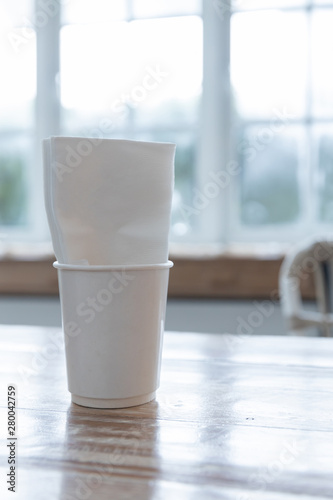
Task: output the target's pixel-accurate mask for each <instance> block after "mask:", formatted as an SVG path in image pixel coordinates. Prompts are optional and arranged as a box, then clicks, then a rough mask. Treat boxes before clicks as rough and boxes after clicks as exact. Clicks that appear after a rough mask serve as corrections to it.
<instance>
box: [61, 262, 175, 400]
mask: <svg viewBox="0 0 333 500" xmlns="http://www.w3.org/2000/svg"><path fill="white" fill-rule="evenodd" d="M53 265H54V267H55V268H57V270H58V279H59V289H60V300H61V309H62V321H63V329H64V334H65V350H66V363H67V377H68V389H69V391H70V392H71V394H72V401H73V402H74V403H76V404H79V405H82V406H88V407H92V408H124V407H129V406H136V405H139V404H143V403H147V402H148V401H151V400H152V399H154V397H155V392H156V390H157V389H158V387H159V375H160V364H161V353H162V342H163V331H164V320H165V309H166V297H167V288H168V278H169V269H170V268H171V267H172V266H173V263H172V262H171V261H168V262H167V263H165V264H154V265H137V266H135V265H131V266H79V265H69V264H59V263H58V262H55V263H54V264H53Z"/></svg>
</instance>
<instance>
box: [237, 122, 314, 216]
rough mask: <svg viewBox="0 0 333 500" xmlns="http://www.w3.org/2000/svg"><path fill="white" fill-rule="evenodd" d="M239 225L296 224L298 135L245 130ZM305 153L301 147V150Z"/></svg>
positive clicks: (287, 131) (252, 129)
mask: <svg viewBox="0 0 333 500" xmlns="http://www.w3.org/2000/svg"><path fill="white" fill-rule="evenodd" d="M241 140H242V142H241V143H240V145H241V147H240V148H239V153H240V164H241V166H242V175H241V179H240V184H241V221H242V223H243V224H245V225H265V224H279V223H288V222H293V221H295V220H296V219H297V218H298V216H299V214H300V194H299V182H298V172H299V168H300V165H302V164H303V161H302V158H300V153H299V152H300V151H301V145H302V144H303V143H302V141H301V135H300V133H299V131H297V130H290V129H289V128H288V129H286V130H283V131H282V132H276V133H273V131H272V129H271V128H269V126H267V127H263V128H254V127H248V128H247V129H245V131H244V132H243V134H242V138H241ZM303 149H304V147H303Z"/></svg>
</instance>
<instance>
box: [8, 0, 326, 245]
mask: <svg viewBox="0 0 333 500" xmlns="http://www.w3.org/2000/svg"><path fill="white" fill-rule="evenodd" d="M332 24H333V1H332V2H330V1H328V0H321V1H320V0H312V1H310V0H290V1H287V0H279V1H278V0H276V1H274V0H265V1H264V0H234V1H232V0H203V1H202V2H201V1H200V0H172V1H168V2H152V1H150V0H126V1H125V0H123V1H121V0H119V1H117V2H110V1H108V0H94V1H92V0H36V1H35V2H34V1H33V0H25V1H21V2H20V10H18V8H17V5H13V2H11V1H9V0H3V1H2V2H1V5H0V33H1V44H0V55H1V61H2V65H3V68H4V71H3V75H2V78H1V81H0V242H1V241H2V242H6V241H12V240H15V239H16V240H20V239H21V240H33V241H42V240H45V239H47V238H48V230H47V224H46V220H45V216H44V215H43V214H44V210H43V193H42V191H43V189H42V187H43V181H42V170H41V151H40V142H41V140H42V139H43V138H45V137H47V136H49V135H72V136H73V135H74V136H75V135H79V136H98V137H117V138H129V139H137V140H153V141H168V142H175V143H176V144H177V153H176V185H175V195H174V200H173V221H172V230H171V240H172V241H175V242H179V243H196V242H203V241H205V242H222V243H226V242H249V241H254V242H256V241H286V242H288V241H293V240H295V239H297V238H299V237H303V236H305V235H308V234H309V233H313V234H314V233H316V232H320V231H323V229H325V228H327V227H328V228H331V227H332V226H331V225H332V222H333V174H332V172H333V169H332V163H333V145H332V144H333V140H332V139H333V97H332V96H333V94H332V91H331V89H332V87H333V70H332V68H331V65H330V64H329V60H330V53H331V49H332V48H333V31H332V29H331V26H332Z"/></svg>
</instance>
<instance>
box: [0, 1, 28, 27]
mask: <svg viewBox="0 0 333 500" xmlns="http://www.w3.org/2000/svg"><path fill="white" fill-rule="evenodd" d="M33 7H34V0H20V2H19V5H18V3H17V2H13V1H12V0H2V1H1V3H0V23H1V24H2V25H3V26H7V28H8V31H9V30H10V28H17V27H22V26H29V27H31V28H34V29H35V28H36V22H37V20H36V18H35V16H34V13H33Z"/></svg>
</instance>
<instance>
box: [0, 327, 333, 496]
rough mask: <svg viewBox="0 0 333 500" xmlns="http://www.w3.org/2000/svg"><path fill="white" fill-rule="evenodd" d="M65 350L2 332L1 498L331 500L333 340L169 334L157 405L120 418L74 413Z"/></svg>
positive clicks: (17, 332) (39, 331)
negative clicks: (10, 439) (12, 416)
mask: <svg viewBox="0 0 333 500" xmlns="http://www.w3.org/2000/svg"><path fill="white" fill-rule="evenodd" d="M61 339H62V336H61V332H59V330H56V329H46V328H44V329H43V328H37V327H36V328H32V327H29V328H28V327H10V326H3V327H1V328H0V343H1V349H0V358H1V359H0V369H1V400H0V401H1V422H0V423H1V432H2V437H3V439H2V441H1V442H2V445H1V450H0V454H1V472H2V474H1V475H0V497H1V498H12V499H24V500H30V499H31V500H39V499H42V500H52V499H61V500H74V499H75V500H88V499H92V500H96V499H108V500H111V499H116V500H121V499H134V500H140V499H147V500H148V499H159V500H164V499H168V500H169V499H170V500H173V499H175V500H178V499H179V500H190V499H191V500H196V499H198V500H206V499H208V500H210V499H212V500H213V499H214V500H215V499H226V500H227V499H228V500H229V499H232V500H280V499H288V500H292V499H294V500H300V499H303V500H304V499H310V498H311V499H314V498H316V499H319V498H333V433H332V431H333V339H326V338H294V337H242V338H239V337H231V336H223V335H214V334H191V333H166V335H165V343H164V346H165V347H164V359H163V367H162V375H161V388H160V390H159V391H158V397H157V400H156V401H154V402H151V403H148V404H146V405H143V406H138V407H136V408H129V409H121V410H95V409H89V408H83V407H80V406H76V405H74V404H71V402H70V395H69V393H68V392H67V389H66V374H65V361H64V351H63V347H62V340H61ZM12 383H13V384H15V385H16V387H17V393H18V396H17V403H18V407H17V408H16V411H17V424H18V429H17V438H18V439H17V446H16V453H17V457H18V463H17V482H16V487H17V492H16V493H15V494H13V493H12V492H8V491H7V485H6V479H5V476H6V474H7V473H8V468H9V465H8V464H7V457H8V450H9V448H7V446H6V443H7V423H6V421H7V418H6V417H7V385H8V384H12Z"/></svg>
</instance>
